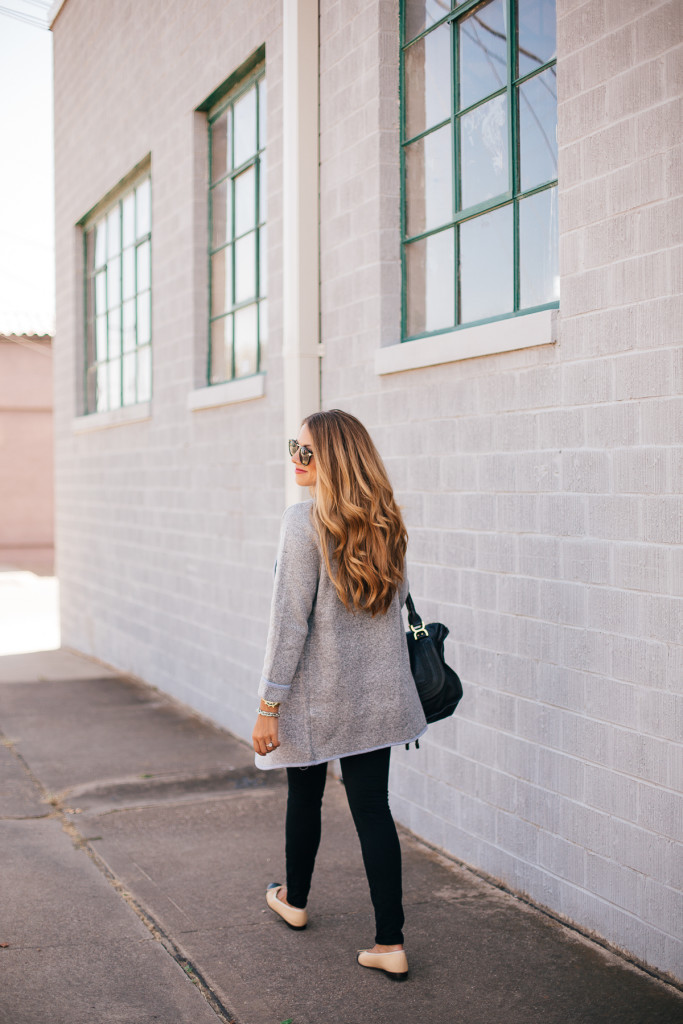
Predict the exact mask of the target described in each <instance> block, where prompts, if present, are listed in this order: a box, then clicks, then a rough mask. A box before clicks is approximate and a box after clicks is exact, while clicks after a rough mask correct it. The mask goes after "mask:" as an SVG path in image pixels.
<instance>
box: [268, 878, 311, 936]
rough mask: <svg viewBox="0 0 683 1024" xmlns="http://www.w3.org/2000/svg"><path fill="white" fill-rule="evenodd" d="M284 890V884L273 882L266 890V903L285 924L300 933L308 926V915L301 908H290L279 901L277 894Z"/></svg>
mask: <svg viewBox="0 0 683 1024" xmlns="http://www.w3.org/2000/svg"><path fill="white" fill-rule="evenodd" d="M282 888H283V885H282V882H271V883H270V885H269V886H268V888H267V889H266V903H267V904H268V906H269V907H270V909H271V910H274V911H275V913H276V914H279V915H280V917H281V918H282V920H283V921H284V922H285V924H287V925H289V927H290V928H293V929H294V930H295V931H298V932H300V931H302V929H304V928H305V927H306V925H307V924H308V914H307V912H306V911H305V910H303V909H301V908H299V907H290V906H288V905H287V904H286V903H283V902H282V900H279V899H278V898H277V894H278V892H279V891H280V889H282Z"/></svg>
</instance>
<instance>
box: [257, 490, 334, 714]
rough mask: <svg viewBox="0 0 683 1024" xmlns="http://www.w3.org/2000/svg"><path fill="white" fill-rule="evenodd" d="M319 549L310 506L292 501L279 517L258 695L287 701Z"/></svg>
mask: <svg viewBox="0 0 683 1024" xmlns="http://www.w3.org/2000/svg"><path fill="white" fill-rule="evenodd" d="M319 572H320V551H319V547H318V544H317V535H316V533H315V530H314V529H313V526H312V524H311V522H310V518H309V506H308V505H301V504H298V505H290V507H289V508H288V509H286V510H285V513H284V515H283V517H282V527H281V530H280V544H279V547H278V553H277V563H276V567H275V582H274V584H273V600H272V604H271V608H270V627H269V629H268V640H267V643H266V655H265V659H264V662H263V672H262V675H261V681H260V683H259V688H258V695H259V697H263V698H264V699H265V700H270V701H278V702H279V703H280V704H282V703H284V701H286V700H287V697H288V695H289V690H290V687H291V683H292V679H293V677H294V673H295V672H296V669H297V666H298V664H299V660H300V658H301V654H302V651H303V648H304V644H305V642H306V637H307V636H308V618H309V616H310V614H311V609H312V608H313V603H314V601H315V598H316V594H317V591H318V579H319Z"/></svg>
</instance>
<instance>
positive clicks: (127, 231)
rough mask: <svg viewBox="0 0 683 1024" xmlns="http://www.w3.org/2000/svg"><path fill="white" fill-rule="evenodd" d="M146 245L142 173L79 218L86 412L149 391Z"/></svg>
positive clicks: (147, 202) (146, 188)
mask: <svg viewBox="0 0 683 1024" xmlns="http://www.w3.org/2000/svg"><path fill="white" fill-rule="evenodd" d="M151 245H152V242H151V183H150V178H149V174H147V175H146V176H145V177H144V178H142V179H138V180H137V181H136V183H135V184H134V185H133V187H131V188H129V189H128V190H127V191H126V192H125V193H124V194H123V195H122V196H121V197H120V198H119V199H118V200H117V201H116V202H115V203H114V204H109V205H108V206H107V207H106V208H105V210H104V211H103V212H98V213H97V214H95V216H94V217H93V218H91V219H90V220H89V221H87V222H86V225H85V276H86V297H85V336H86V377H85V411H86V413H92V412H104V411H106V410H108V409H117V408H119V407H120V406H124V405H134V404H135V403H136V402H144V401H147V400H148V399H149V398H150V396H151V392H152V301H151V296H152V292H151Z"/></svg>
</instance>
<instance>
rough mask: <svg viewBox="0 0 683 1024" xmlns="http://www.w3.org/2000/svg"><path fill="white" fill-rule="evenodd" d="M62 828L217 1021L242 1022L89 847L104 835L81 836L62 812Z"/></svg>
mask: <svg viewBox="0 0 683 1024" xmlns="http://www.w3.org/2000/svg"><path fill="white" fill-rule="evenodd" d="M62 827H63V829H64V831H65V832H66V833H67V835H69V836H70V838H71V839H72V841H73V843H74V845H75V846H76V847H77V849H79V850H83V852H84V853H85V854H87V856H88V857H89V858H90V860H91V861H92V862H93V864H94V865H95V867H96V868H97V869H98V870H99V871H100V872H101V874H102V875H104V877H105V878H106V880H107V881H108V882H109V884H110V885H111V886H112V888H113V889H114V891H115V892H116V893H117V894H118V895H119V896H120V897H121V899H122V900H123V901H124V902H125V903H127V904H128V906H129V907H130V908H131V910H132V911H133V913H135V914H136V915H137V917H138V918H139V919H140V920H141V921H142V923H143V924H144V925H145V927H146V928H147V929H148V931H149V932H150V933H151V935H152V937H153V938H154V939H156V941H157V942H159V943H160V945H161V946H162V947H163V948H164V949H165V950H166V952H167V953H168V955H169V956H170V957H171V959H172V960H175V962H176V964H177V965H178V967H180V969H181V970H182V971H183V973H184V974H185V976H186V977H187V978H188V979H189V980H190V981H191V982H192V984H193V985H195V986H196V988H198V989H199V991H200V992H201V994H202V996H203V997H204V999H205V1000H206V1002H207V1003H208V1004H209V1006H210V1007H211V1009H212V1010H213V1012H214V1013H215V1014H216V1017H217V1018H218V1020H219V1021H221V1024H240V1022H239V1020H238V1019H237V1017H236V1016H235V1014H234V1013H233V1012H232V1010H230V1009H229V1008H228V1007H227V1006H226V1005H225V1003H224V1002H223V1001H222V999H220V997H219V996H218V995H217V994H216V993H215V992H214V990H213V989H212V988H211V985H210V984H209V982H208V981H207V979H206V978H205V977H204V975H203V974H202V972H201V971H200V970H199V968H198V967H197V966H196V964H194V963H193V962H192V961H191V960H190V959H189V957H187V956H185V954H184V953H183V951H182V950H181V948H180V947H179V946H178V945H177V944H176V943H175V942H174V941H173V939H172V938H171V937H170V935H168V933H167V932H165V931H164V929H163V928H162V926H161V925H160V924H159V922H158V921H157V920H156V919H155V918H154V917H153V916H152V914H150V913H149V911H148V910H147V909H146V908H145V907H143V906H142V904H140V903H138V901H137V900H136V899H135V897H134V896H133V894H132V893H131V892H130V891H129V890H128V889H127V888H126V887H125V885H124V884H123V882H122V881H121V879H120V878H118V877H117V875H115V874H114V872H113V871H112V870H111V868H110V867H109V865H108V864H107V862H106V861H105V860H104V859H103V858H102V857H101V856H100V854H99V853H97V852H96V851H95V850H94V849H93V848H92V846H90V843H91V842H94V841H95V840H96V839H101V838H102V837H101V836H91V837H88V836H82V835H81V833H80V832H79V831H78V829H77V828H76V826H75V825H74V824H73V822H71V821H69V820H68V818H67V817H66V815H62Z"/></svg>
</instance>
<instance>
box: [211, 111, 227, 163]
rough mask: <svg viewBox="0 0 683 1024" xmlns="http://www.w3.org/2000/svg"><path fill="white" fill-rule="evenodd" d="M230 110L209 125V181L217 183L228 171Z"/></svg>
mask: <svg viewBox="0 0 683 1024" xmlns="http://www.w3.org/2000/svg"><path fill="white" fill-rule="evenodd" d="M230 117H231V112H230V108H228V109H227V110H226V111H224V112H223V113H222V114H221V116H220V117H218V118H216V120H215V121H214V122H213V124H212V125H211V180H212V181H218V179H219V178H222V177H223V175H224V174H226V173H227V172H228V171H229V170H230Z"/></svg>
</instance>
